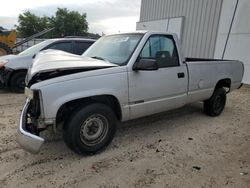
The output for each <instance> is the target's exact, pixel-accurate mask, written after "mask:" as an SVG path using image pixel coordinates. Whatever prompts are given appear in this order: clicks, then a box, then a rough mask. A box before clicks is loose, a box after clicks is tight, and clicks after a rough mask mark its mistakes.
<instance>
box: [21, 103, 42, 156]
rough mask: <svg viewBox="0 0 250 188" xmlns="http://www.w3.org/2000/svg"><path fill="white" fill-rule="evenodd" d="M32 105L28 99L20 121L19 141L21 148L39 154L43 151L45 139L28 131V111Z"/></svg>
mask: <svg viewBox="0 0 250 188" xmlns="http://www.w3.org/2000/svg"><path fill="white" fill-rule="evenodd" d="M29 104H30V100H29V99H27V100H26V103H25V105H24V107H23V110H22V113H21V117H20V121H19V130H18V136H17V141H18V143H19V144H20V145H21V147H22V148H23V149H25V150H27V151H29V152H31V153H38V152H39V151H40V149H41V146H42V145H43V143H44V141H45V140H44V139H43V138H41V137H39V136H37V135H34V134H32V133H30V132H28V131H27V129H26V127H27V111H28V107H29Z"/></svg>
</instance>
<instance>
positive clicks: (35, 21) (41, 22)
mask: <svg viewBox="0 0 250 188" xmlns="http://www.w3.org/2000/svg"><path fill="white" fill-rule="evenodd" d="M18 23H19V24H18V26H17V33H18V36H20V37H29V36H31V35H34V34H36V33H38V32H40V31H43V30H44V29H46V28H48V27H49V19H48V17H46V16H44V17H41V18H40V17H38V16H36V15H35V14H32V13H31V12H30V11H26V12H24V13H23V14H20V15H19V16H18Z"/></svg>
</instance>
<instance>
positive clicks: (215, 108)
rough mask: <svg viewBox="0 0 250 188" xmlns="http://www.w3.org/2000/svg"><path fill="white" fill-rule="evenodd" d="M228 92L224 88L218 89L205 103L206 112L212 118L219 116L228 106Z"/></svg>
mask: <svg viewBox="0 0 250 188" xmlns="http://www.w3.org/2000/svg"><path fill="white" fill-rule="evenodd" d="M226 99H227V96H226V91H225V89H224V88H218V89H216V90H215V91H214V93H213V95H212V97H211V98H210V99H208V100H205V101H204V104H203V108H204V112H205V113H206V114H208V115H210V116H218V115H220V114H221V113H222V111H223V110H224V107H225V105H226Z"/></svg>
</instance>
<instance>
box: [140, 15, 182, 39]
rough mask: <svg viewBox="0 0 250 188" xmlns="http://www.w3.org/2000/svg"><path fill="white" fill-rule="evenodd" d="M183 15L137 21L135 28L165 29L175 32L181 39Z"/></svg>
mask: <svg viewBox="0 0 250 188" xmlns="http://www.w3.org/2000/svg"><path fill="white" fill-rule="evenodd" d="M183 20H184V17H177V18H169V19H161V20H152V21H146V22H137V23H136V30H151V31H166V32H168V33H175V34H177V36H178V38H179V39H182V29H183Z"/></svg>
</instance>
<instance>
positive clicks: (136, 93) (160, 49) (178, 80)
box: [128, 35, 188, 119]
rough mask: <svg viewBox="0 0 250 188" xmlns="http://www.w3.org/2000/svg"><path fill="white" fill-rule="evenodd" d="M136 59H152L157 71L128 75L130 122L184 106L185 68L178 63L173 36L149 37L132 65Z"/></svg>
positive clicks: (185, 93) (135, 72)
mask: <svg viewBox="0 0 250 188" xmlns="http://www.w3.org/2000/svg"><path fill="white" fill-rule="evenodd" d="M140 59H153V60H156V63H157V64H158V70H139V71H130V72H129V73H128V78H129V104H130V117H131V119H133V118H138V117H142V116H145V115H151V114H154V113H159V112H162V111H166V110H169V109H173V108H178V107H181V106H182V105H184V103H185V100H186V97H187V86H188V74H187V67H186V65H184V64H182V63H181V62H180V60H179V56H178V51H177V48H176V44H175V41H174V39H173V36H172V35H152V36H150V37H149V38H148V40H147V42H146V43H145V45H144V47H143V49H142V51H141V52H140V54H139V56H138V58H137V60H136V62H135V63H137V62H138V61H139V60H140Z"/></svg>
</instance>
